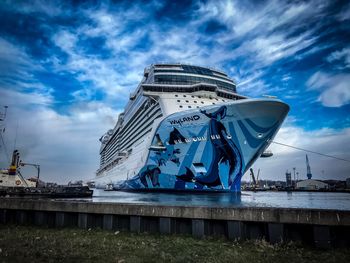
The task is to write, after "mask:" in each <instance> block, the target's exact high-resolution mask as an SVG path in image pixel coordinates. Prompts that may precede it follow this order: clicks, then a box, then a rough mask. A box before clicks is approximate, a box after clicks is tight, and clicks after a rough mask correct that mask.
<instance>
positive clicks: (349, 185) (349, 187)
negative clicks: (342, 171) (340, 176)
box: [346, 178, 350, 189]
mask: <svg viewBox="0 0 350 263" xmlns="http://www.w3.org/2000/svg"><path fill="white" fill-rule="evenodd" d="M346 188H348V189H350V178H347V179H346Z"/></svg>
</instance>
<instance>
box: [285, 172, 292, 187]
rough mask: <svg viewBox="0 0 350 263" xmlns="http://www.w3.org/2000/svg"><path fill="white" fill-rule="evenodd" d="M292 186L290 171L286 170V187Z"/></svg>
mask: <svg viewBox="0 0 350 263" xmlns="http://www.w3.org/2000/svg"><path fill="white" fill-rule="evenodd" d="M291 186H292V174H291V173H290V172H288V170H287V172H286V187H291Z"/></svg>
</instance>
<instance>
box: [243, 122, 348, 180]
mask: <svg viewBox="0 0 350 263" xmlns="http://www.w3.org/2000/svg"><path fill="white" fill-rule="evenodd" d="M274 141H276V142H280V143H284V144H287V145H291V146H295V147H299V148H303V149H307V150H311V151H314V152H319V153H323V154H327V155H331V156H335V157H338V158H342V159H347V160H350V151H349V149H348V145H349V143H350V128H346V129H342V130H333V129H325V128H324V129H321V130H317V131H306V130H304V129H302V128H300V127H297V126H293V125H291V124H290V123H286V125H284V126H283V127H282V128H281V130H280V131H279V132H278V134H277V136H276V138H275V139H274ZM269 149H270V150H271V151H272V152H273V153H274V155H273V156H272V157H270V158H260V159H258V161H257V162H256V163H255V164H254V165H253V168H254V169H258V168H260V169H261V178H262V179H274V180H282V181H284V180H285V172H286V170H289V171H293V170H292V169H293V167H296V171H297V172H299V178H300V179H306V163H305V155H306V154H308V157H309V160H310V165H311V171H312V174H313V178H314V179H342V180H344V179H346V178H348V177H350V162H345V161H341V160H337V159H333V158H329V157H325V156H321V155H317V154H313V153H307V152H304V151H300V150H296V149H293V148H290V147H286V146H281V145H278V144H274V143H272V144H271V145H270V147H269ZM248 178H249V173H246V174H245V177H244V178H243V179H245V180H248Z"/></svg>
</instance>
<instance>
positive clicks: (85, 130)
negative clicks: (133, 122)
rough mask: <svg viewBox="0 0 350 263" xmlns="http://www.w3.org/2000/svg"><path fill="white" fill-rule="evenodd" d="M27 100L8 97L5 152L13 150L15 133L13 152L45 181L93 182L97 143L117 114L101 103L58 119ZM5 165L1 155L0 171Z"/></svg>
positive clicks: (19, 96) (14, 95) (27, 174)
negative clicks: (33, 165) (35, 167)
mask: <svg viewBox="0 0 350 263" xmlns="http://www.w3.org/2000/svg"><path fill="white" fill-rule="evenodd" d="M30 96H31V97H27V96H24V95H23V94H19V93H14V92H12V93H8V94H7V99H6V101H7V102H9V108H8V115H7V118H6V123H5V125H6V131H5V133H4V137H5V140H6V146H7V149H8V151H12V150H13V145H14V141H15V134H16V133H18V136H17V144H16V148H18V149H19V150H20V153H21V156H22V159H23V161H25V162H31V163H38V164H40V165H41V178H42V179H43V180H44V181H51V182H59V183H67V182H68V181H70V180H79V179H85V180H87V179H91V178H93V177H94V172H95V171H96V170H97V169H98V165H99V146H100V142H99V141H98V139H99V137H100V136H101V135H102V134H103V133H104V132H105V131H106V130H107V129H110V128H111V127H113V126H114V124H115V121H116V118H117V115H118V113H119V112H118V111H115V110H113V109H112V108H110V107H109V106H107V105H105V104H103V103H97V102H90V103H81V104H78V105H75V106H73V107H72V108H70V110H69V112H70V114H69V115H61V114H59V113H57V112H55V111H54V110H52V109H50V108H49V107H47V106H46V105H45V104H43V103H41V102H42V101H41V100H40V99H38V98H35V96H34V95H30ZM34 99H36V101H35V100H34ZM34 103H37V104H36V105H34V106H35V108H34V109H33V108H32V107H33V104H34ZM17 125H18V132H16V129H17ZM8 154H10V152H8ZM7 165H8V163H7V161H6V158H4V155H3V152H2V153H1V157H0V167H6V166H7ZM23 175H24V176H25V177H31V176H34V175H35V171H33V170H31V169H26V170H24V172H23Z"/></svg>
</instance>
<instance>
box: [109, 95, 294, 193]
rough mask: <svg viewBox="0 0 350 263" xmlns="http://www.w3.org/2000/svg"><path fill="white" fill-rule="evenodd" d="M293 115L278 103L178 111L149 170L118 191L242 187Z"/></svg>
mask: <svg viewBox="0 0 350 263" xmlns="http://www.w3.org/2000/svg"><path fill="white" fill-rule="evenodd" d="M288 111H289V107H288V105H286V104H284V103H282V102H280V101H277V100H266V99H262V100H259V99H247V100H242V101H236V102H233V103H227V104H222V105H215V106H207V107H203V108H201V109H200V110H190V111H184V112H180V113H175V114H172V115H170V116H168V117H167V118H165V119H164V120H163V121H162V122H161V123H160V125H159V127H158V129H157V131H156V133H155V135H154V137H153V140H152V144H151V145H150V147H149V155H148V158H147V161H146V164H145V166H144V167H143V168H142V169H140V171H139V173H138V174H137V175H136V176H134V177H133V178H131V179H129V180H126V181H124V182H122V183H120V184H118V185H115V188H117V189H129V190H130V189H135V190H136V189H169V190H170V189H171V190H214V191H215V190H216V191H218V190H220V191H221V190H229V191H234V192H238V191H240V189H241V178H242V175H243V174H244V173H245V171H246V170H247V169H248V168H249V167H250V166H251V164H252V163H253V162H254V161H255V160H256V159H257V158H258V157H259V156H260V155H261V154H262V152H263V151H264V150H265V149H266V148H267V147H268V145H269V142H270V141H271V140H272V138H273V137H274V136H275V134H276V133H277V131H278V129H279V127H280V126H281V124H282V122H283V120H284V118H285V117H286V115H287V113H288Z"/></svg>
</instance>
